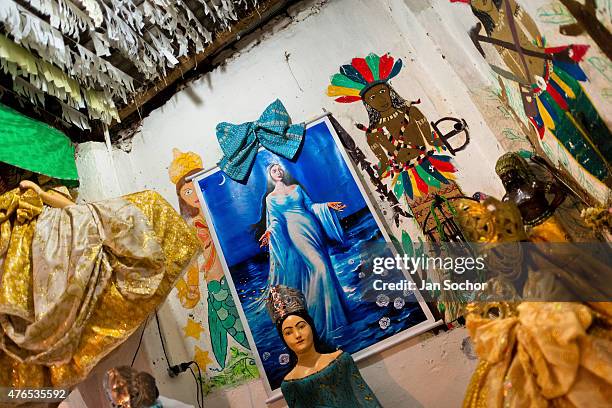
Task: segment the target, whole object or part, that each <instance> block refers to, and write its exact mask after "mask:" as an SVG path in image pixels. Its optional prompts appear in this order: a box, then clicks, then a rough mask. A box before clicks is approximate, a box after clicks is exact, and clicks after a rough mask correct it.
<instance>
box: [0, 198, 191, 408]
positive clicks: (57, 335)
mask: <svg viewBox="0 0 612 408" xmlns="http://www.w3.org/2000/svg"><path fill="white" fill-rule="evenodd" d="M0 232H1V235H0V386H6V387H19V388H27V387H30V388H32V387H42V386H53V387H72V386H74V385H76V384H78V383H79V382H80V381H82V380H84V379H85V378H86V376H87V374H88V373H89V372H90V371H91V369H92V368H93V367H94V366H95V365H96V364H97V363H98V362H99V361H100V360H101V359H102V358H103V357H104V356H106V355H107V354H108V353H109V352H111V351H112V350H113V349H114V348H116V347H117V346H118V345H120V344H121V343H122V342H123V341H125V340H126V339H127V338H128V337H129V336H130V335H131V334H132V333H133V332H134V331H135V330H136V329H137V328H138V327H139V326H140V325H141V323H142V322H143V321H144V319H145V318H146V317H147V315H148V314H149V313H151V312H153V311H154V309H155V308H156V307H157V306H158V305H159V304H160V303H162V302H163V301H164V299H165V298H166V296H167V295H168V293H169V292H170V290H171V289H172V287H173V285H174V284H175V282H176V280H177V279H178V278H179V277H180V276H181V274H182V271H183V269H184V268H185V267H186V266H187V265H188V264H189V263H190V261H191V260H192V258H193V257H194V256H195V255H197V253H198V248H199V245H198V240H197V237H196V235H195V233H194V231H193V230H192V229H191V228H190V227H189V226H188V225H187V224H185V222H184V221H183V219H182V218H181V216H180V215H179V214H178V213H177V212H176V211H175V210H174V209H173V208H172V207H171V206H170V205H169V204H168V203H167V202H166V201H165V200H164V199H163V198H162V197H161V196H160V195H159V194H157V193H155V192H153V191H144V192H141V193H135V194H131V195H128V196H125V197H122V198H118V199H111V200H106V201H102V202H98V203H93V204H86V205H72V206H68V207H66V208H64V209H57V208H49V207H43V205H42V201H41V200H40V198H39V197H38V196H37V195H36V194H35V193H34V192H33V191H32V190H27V191H26V192H25V193H23V194H21V193H20V191H19V189H16V190H12V191H9V192H7V193H5V194H3V195H2V196H0ZM1 405H2V404H0V406H1Z"/></svg>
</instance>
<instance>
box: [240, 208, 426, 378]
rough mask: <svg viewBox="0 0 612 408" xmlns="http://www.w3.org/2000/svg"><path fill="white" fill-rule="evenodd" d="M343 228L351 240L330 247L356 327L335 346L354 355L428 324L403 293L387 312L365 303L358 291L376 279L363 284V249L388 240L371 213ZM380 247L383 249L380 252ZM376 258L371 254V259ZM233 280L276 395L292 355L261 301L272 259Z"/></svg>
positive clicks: (248, 264)
mask: <svg viewBox="0 0 612 408" xmlns="http://www.w3.org/2000/svg"><path fill="white" fill-rule="evenodd" d="M343 224H345V223H343ZM343 227H344V231H345V233H346V238H347V242H346V244H344V245H341V244H337V245H333V244H331V243H330V244H329V246H330V252H329V253H330V255H331V258H332V262H333V266H334V270H335V271H336V274H337V276H338V279H339V280H340V283H341V285H342V287H343V288H344V291H345V293H346V295H347V297H348V299H349V306H350V311H349V313H347V315H348V316H350V318H351V320H352V321H351V327H350V328H345V330H343V331H342V332H341V333H340V336H339V337H337V338H336V343H335V344H333V345H330V346H332V347H334V348H336V347H338V348H341V349H342V350H344V351H346V352H349V353H355V352H357V351H360V350H363V349H365V348H367V347H369V346H371V345H372V344H375V343H377V342H379V341H381V340H383V339H385V338H388V337H390V336H393V335H394V334H397V333H399V332H401V331H403V330H405V329H407V328H409V327H412V326H414V325H416V324H418V323H421V322H423V321H425V320H426V317H425V314H424V313H423V310H422V309H421V307H420V305H419V304H418V303H417V300H416V298H415V296H414V294H413V293H407V294H406V295H407V296H403V294H402V293H401V292H398V295H397V296H396V297H395V298H391V299H390V303H389V304H388V305H386V306H382V307H381V306H379V305H377V304H376V303H375V302H364V301H362V295H363V294H362V293H361V292H360V290H359V288H360V287H372V283H371V281H373V280H374V279H375V278H376V277H375V275H371V274H369V273H365V275H366V276H365V277H363V278H360V277H359V272H360V269H361V268H360V267H361V265H362V263H363V262H364V261H363V260H362V259H361V257H362V254H363V252H362V248H364V247H367V248H371V247H373V246H372V245H371V244H373V243H384V239H383V237H382V235H381V234H380V230H379V229H378V227H377V226H376V222H375V221H374V218H373V217H372V215H371V213H370V212H367V215H365V216H364V217H363V218H361V219H360V220H359V222H358V223H356V224H355V225H350V226H346V225H343ZM375 247H378V248H381V246H375ZM385 253H386V252H385ZM385 253H381V254H379V255H384V254H385ZM372 255H373V254H371V253H368V255H367V256H372ZM364 272H365V271H364ZM231 274H232V277H233V279H234V284H235V285H236V290H237V292H238V295H239V296H240V301H241V303H242V307H243V310H244V311H245V314H246V315H247V319H248V321H249V325H250V328H251V332H252V334H253V337H254V339H255V342H256V344H257V349H258V352H259V356H260V358H261V361H262V362H263V365H264V369H265V370H266V374H267V376H268V379H269V381H270V386H271V388H272V389H273V390H274V389H276V388H277V387H280V383H281V381H282V379H283V377H284V376H285V374H286V373H287V372H288V366H287V365H282V364H281V363H280V357H281V355H282V354H285V353H287V350H286V348H285V347H284V345H283V343H282V342H281V340H280V338H279V335H278V333H277V331H276V328H275V327H274V325H273V324H272V321H271V320H270V318H269V316H268V315H267V313H266V312H265V311H263V312H262V311H261V308H260V307H259V302H258V301H257V299H258V297H259V295H260V294H261V293H262V292H263V291H264V290H265V288H266V284H267V278H268V260H267V257H261V258H259V259H250V260H247V261H244V262H242V263H240V264H238V265H235V266H233V267H232V268H231ZM367 275H369V276H367ZM364 280H365V282H364ZM396 298H401V299H402V301H403V302H405V304H404V306H403V307H402V308H401V309H397V308H396V307H395V306H394V305H393V303H394V300H395V299H396ZM384 317H388V318H389V320H390V324H389V326H388V327H387V328H385V329H384V330H383V329H382V328H381V326H380V324H379V320H380V319H382V318H384Z"/></svg>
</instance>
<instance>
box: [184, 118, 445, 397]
mask: <svg viewBox="0 0 612 408" xmlns="http://www.w3.org/2000/svg"><path fill="white" fill-rule="evenodd" d="M338 143H339V141H338V139H337V135H336V133H335V130H334V129H333V127H332V125H331V123H330V122H329V119H327V118H326V119H322V120H320V121H318V122H315V123H313V124H311V125H309V126H308V127H307V128H306V135H305V137H304V142H303V146H302V148H301V150H300V152H299V154H298V156H297V158H296V159H295V160H294V161H291V160H287V159H284V158H281V157H279V156H277V155H275V154H273V153H272V152H270V151H268V150H260V151H259V152H258V153H257V158H256V159H255V163H254V164H253V167H252V169H251V172H250V174H249V177H248V179H247V181H246V182H243V183H241V182H237V181H234V180H232V179H230V178H229V177H227V176H226V175H225V174H224V173H223V171H221V170H219V169H218V168H217V169H214V170H211V171H210V172H208V173H205V174H203V175H202V176H199V177H198V178H196V179H195V180H194V185H195V186H197V190H198V194H199V195H200V197H201V199H200V202H201V203H203V206H204V210H205V211H204V212H205V215H206V218H207V220H208V225H209V226H210V227H211V228H210V231H211V233H212V234H213V237H214V240H215V245H216V246H217V250H218V252H219V254H220V255H221V258H222V262H223V264H224V268H225V271H226V272H225V276H226V277H227V278H228V283H229V285H230V288H231V289H232V293H233V296H234V299H235V300H236V305H237V306H239V308H240V313H241V316H242V317H243V318H244V319H245V321H244V322H243V326H244V328H245V332H247V336H248V337H249V342H250V343H251V350H253V352H254V353H255V354H256V356H257V358H258V365H259V367H260V369H261V370H262V371H263V372H262V375H263V376H264V377H265V378H266V379H267V380H268V385H269V388H270V390H275V389H278V388H279V386H280V383H281V381H282V379H283V377H284V375H285V373H286V369H287V368H288V366H287V363H288V362H289V360H288V354H287V352H288V351H287V348H286V347H285V345H284V344H283V343H282V341H281V339H280V337H279V336H278V334H277V332H276V328H275V327H274V324H273V323H272V320H271V319H270V317H269V315H268V312H267V310H266V307H265V306H266V301H265V300H266V297H267V295H268V293H269V288H270V287H271V286H273V285H279V284H281V285H286V286H289V287H293V288H296V289H299V290H300V291H301V292H302V293H304V295H305V297H306V303H307V307H308V312H309V314H310V315H311V316H312V318H313V320H314V323H315V325H316V329H317V333H318V335H319V337H320V338H321V340H322V341H324V342H325V343H327V344H328V345H329V346H330V347H332V348H334V349H335V348H341V349H342V350H344V351H346V352H348V353H352V354H355V353H359V352H360V351H362V350H363V351H364V352H365V350H366V349H368V348H369V347H370V346H373V345H378V344H380V343H381V342H383V341H386V340H389V342H391V341H392V340H391V339H390V338H391V337H393V336H395V335H397V334H400V333H402V334H405V333H408V332H409V330H408V329H412V328H414V329H415V330H416V329H418V328H419V327H424V326H425V325H427V324H429V323H430V319H433V318H432V317H430V313H429V314H428V313H426V312H425V308H426V306H425V304H424V303H419V302H420V300H419V298H417V294H416V293H413V292H406V293H402V292H398V293H397V294H395V295H393V297H390V298H389V299H387V300H386V301H385V299H384V298H381V299H378V298H380V296H378V294H377V293H376V291H375V290H374V289H373V282H374V280H375V279H379V278H380V277H379V276H378V275H375V274H373V273H372V269H371V267H370V266H369V265H371V259H373V258H375V257H382V256H387V255H389V245H388V241H387V240H388V236H386V234H385V232H384V231H383V229H382V223H381V222H380V220H379V218H378V217H377V216H376V215H375V212H374V210H373V207H371V204H369V202H368V200H367V197H366V195H365V190H363V189H362V188H361V187H360V186H359V185H358V184H357V181H356V180H357V179H356V178H355V177H356V175H355V174H356V173H352V172H351V170H350V168H349V167H348V165H347V162H346V160H348V159H347V158H346V157H345V156H343V153H342V151H341V150H340V148H339V147H338V146H339V145H338ZM427 312H429V311H428V310H427ZM356 358H359V357H358V354H357V357H356ZM264 374H265V375H264Z"/></svg>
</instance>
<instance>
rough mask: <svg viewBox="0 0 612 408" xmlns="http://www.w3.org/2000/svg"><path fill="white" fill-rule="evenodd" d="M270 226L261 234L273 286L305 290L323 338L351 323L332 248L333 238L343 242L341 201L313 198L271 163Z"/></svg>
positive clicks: (267, 215) (268, 172)
mask: <svg viewBox="0 0 612 408" xmlns="http://www.w3.org/2000/svg"><path fill="white" fill-rule="evenodd" d="M266 175H267V181H268V183H267V185H268V189H267V191H266V193H265V195H264V198H263V201H264V202H265V205H264V206H263V209H264V211H265V225H266V231H265V232H264V233H263V235H261V237H260V238H259V242H260V243H261V246H262V247H264V246H269V249H270V274H269V277H268V283H269V285H270V286H275V285H279V284H280V285H285V286H289V287H292V288H296V289H299V290H300V291H301V292H302V293H304V295H305V297H306V301H307V304H308V311H309V313H310V315H311V316H312V317H313V320H314V321H315V324H316V326H317V332H318V333H319V335H320V336H321V338H323V339H327V338H330V337H331V334H332V333H333V331H334V329H337V328H339V327H343V326H345V325H346V324H347V323H348V319H347V317H346V313H347V311H348V307H347V305H346V297H345V295H344V292H343V290H342V286H341V285H340V282H339V281H338V277H337V276H336V272H335V271H334V268H333V266H332V261H331V259H330V257H329V254H328V245H327V241H328V240H333V241H336V242H339V243H343V242H344V232H343V231H342V226H341V225H340V221H339V219H338V216H337V215H336V211H338V212H341V211H343V210H344V209H345V208H346V205H344V204H342V202H339V201H334V202H327V203H313V202H312V200H311V199H310V197H309V196H308V193H307V192H306V191H305V190H304V187H302V186H301V185H300V184H298V183H292V181H293V180H292V178H291V176H290V175H289V174H287V171H286V170H285V169H284V168H283V166H282V165H281V164H280V163H272V164H270V165H268V166H267V168H266Z"/></svg>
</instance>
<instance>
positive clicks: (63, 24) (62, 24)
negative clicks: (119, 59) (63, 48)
mask: <svg viewBox="0 0 612 408" xmlns="http://www.w3.org/2000/svg"><path fill="white" fill-rule="evenodd" d="M26 1H27V2H28V3H29V4H30V6H32V7H33V8H34V9H36V11H38V12H40V13H42V14H44V15H46V16H49V21H50V22H51V26H53V27H54V28H57V29H59V30H60V31H61V32H62V33H64V34H65V35H67V36H69V37H72V38H74V39H75V40H77V41H79V38H80V33H82V32H84V31H86V30H89V31H94V29H95V25H94V23H93V21H92V20H91V19H90V18H89V16H88V15H87V14H85V13H84V12H83V11H81V9H79V8H78V7H77V6H76V5H74V4H73V3H71V2H70V1H69V0H26Z"/></svg>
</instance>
